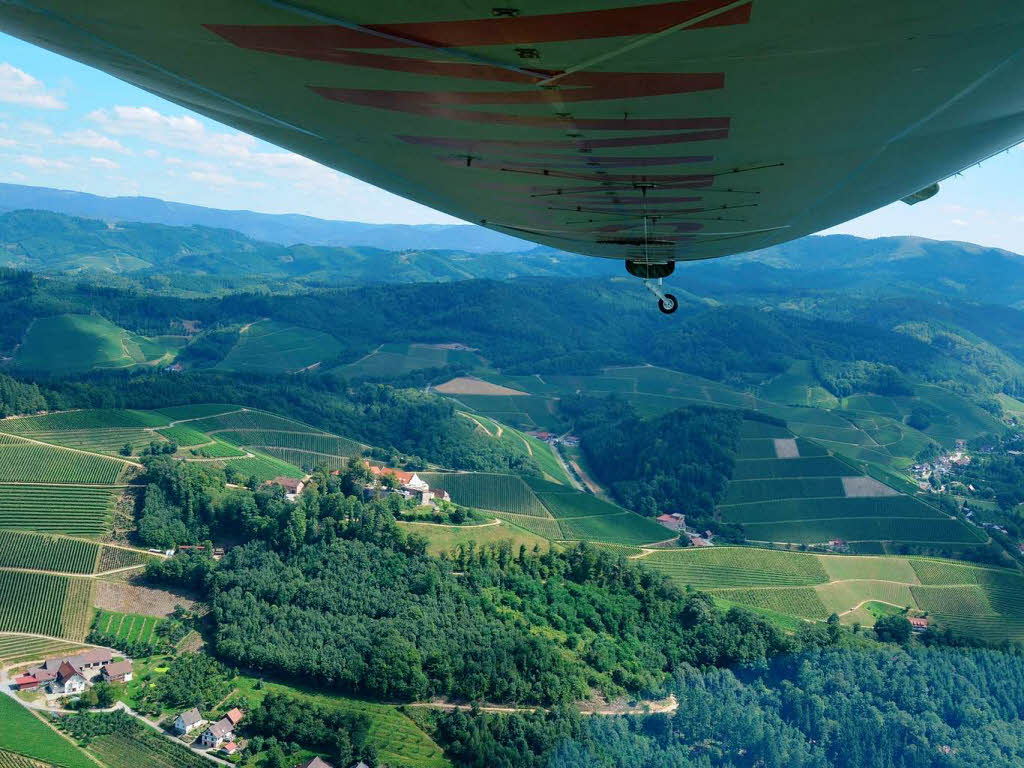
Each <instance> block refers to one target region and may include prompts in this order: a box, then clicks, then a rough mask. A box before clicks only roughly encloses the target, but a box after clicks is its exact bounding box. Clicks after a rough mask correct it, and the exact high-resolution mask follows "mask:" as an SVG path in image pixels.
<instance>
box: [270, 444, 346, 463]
mask: <svg viewBox="0 0 1024 768" xmlns="http://www.w3.org/2000/svg"><path fill="white" fill-rule="evenodd" d="M260 451H262V452H263V453H265V454H267V455H268V456H273V457H274V458H275V459H280V460H281V461H287V462H288V463H289V464H294V465H295V466H296V467H309V468H310V469H312V468H314V467H321V466H322V467H326V468H327V469H344V468H345V467H346V466H348V462H349V460H348V459H347V458H345V457H344V456H331V455H327V454H324V453H316V452H315V451H300V450H298V449H296V448H268V447H266V446H261V447H260Z"/></svg>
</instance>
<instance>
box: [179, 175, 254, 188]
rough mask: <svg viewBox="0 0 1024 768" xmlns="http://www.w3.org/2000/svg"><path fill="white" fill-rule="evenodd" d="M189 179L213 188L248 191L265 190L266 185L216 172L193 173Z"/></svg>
mask: <svg viewBox="0 0 1024 768" xmlns="http://www.w3.org/2000/svg"><path fill="white" fill-rule="evenodd" d="M188 177H189V178H190V179H192V180H193V181H198V182H200V183H201V184H209V185H210V186H212V187H243V188H246V189H265V188H266V186H267V185H266V184H264V183H263V182H261V181H246V180H244V179H237V178H235V177H234V176H229V175H228V174H226V173H217V172H215V171H192V172H191V173H190V174H189V175H188Z"/></svg>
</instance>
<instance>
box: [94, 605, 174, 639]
mask: <svg viewBox="0 0 1024 768" xmlns="http://www.w3.org/2000/svg"><path fill="white" fill-rule="evenodd" d="M162 621H163V619H158V618H156V617H155V616H142V615H140V614H133V613H115V612H114V611H102V610H101V611H97V612H96V618H95V619H94V621H93V626H95V627H96V629H97V630H99V631H100V632H103V633H104V634H110V635H115V636H116V637H118V638H119V639H121V640H127V641H128V642H132V643H134V642H139V643H145V642H149V641H150V640H152V639H153V630H154V629H156V627H157V625H158V624H159V623H160V622H162Z"/></svg>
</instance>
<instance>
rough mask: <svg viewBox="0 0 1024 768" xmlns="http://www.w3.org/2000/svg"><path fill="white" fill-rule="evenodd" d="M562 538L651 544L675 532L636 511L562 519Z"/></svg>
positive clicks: (667, 537)
mask: <svg viewBox="0 0 1024 768" xmlns="http://www.w3.org/2000/svg"><path fill="white" fill-rule="evenodd" d="M558 527H559V528H560V529H561V530H562V538H563V539H566V540H569V541H605V542H608V543H610V544H625V545H627V546H628V545H637V544H651V543H654V542H657V541H665V540H666V539H670V538H672V537H673V536H674V535H675V534H674V533H673V532H672V531H669V530H668V529H666V528H663V527H662V526H660V525H658V524H657V523H656V522H654V521H653V520H651V519H650V518H647V517H641V516H640V515H637V514H634V513H633V512H623V513H621V514H618V515H601V516H598V517H575V518H569V519H562V520H559V521H558Z"/></svg>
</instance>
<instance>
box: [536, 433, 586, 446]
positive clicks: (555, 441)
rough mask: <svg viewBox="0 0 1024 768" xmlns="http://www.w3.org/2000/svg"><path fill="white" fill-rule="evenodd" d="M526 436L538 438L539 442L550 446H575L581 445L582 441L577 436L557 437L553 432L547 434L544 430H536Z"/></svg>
mask: <svg viewBox="0 0 1024 768" xmlns="http://www.w3.org/2000/svg"><path fill="white" fill-rule="evenodd" d="M526 434H528V435H530V437H536V438H537V439H538V440H542V441H543V442H545V443H548V444H549V445H568V446H574V445H579V444H580V439H579V438H578V437H577V436H576V435H556V434H554V433H553V432H545V431H544V430H534V431H532V432H527V433H526Z"/></svg>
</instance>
